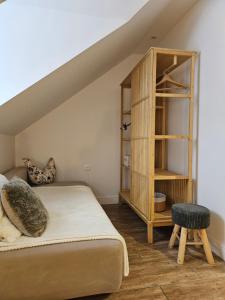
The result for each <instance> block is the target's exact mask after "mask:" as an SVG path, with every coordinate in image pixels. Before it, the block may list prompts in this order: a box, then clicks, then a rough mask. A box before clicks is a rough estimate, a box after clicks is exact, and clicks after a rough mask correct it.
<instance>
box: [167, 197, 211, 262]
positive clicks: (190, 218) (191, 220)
mask: <svg viewBox="0 0 225 300" xmlns="http://www.w3.org/2000/svg"><path fill="white" fill-rule="evenodd" d="M172 219H173V223H174V224H175V226H174V229H173V233H172V235H171V238H170V242H169V248H173V246H174V243H175V241H176V238H177V239H178V240H179V251H178V258H177V263H178V264H181V265H182V264H183V263H184V255H185V248H186V245H195V246H196V247H199V246H200V245H202V246H203V248H204V251H205V255H206V258H207V261H208V263H209V264H210V265H214V264H215V262H214V258H213V255H212V251H211V247H210V244H209V241H208V237H207V233H206V228H208V227H209V224H210V211H209V210H208V208H206V207H204V206H200V205H196V204H184V203H179V204H174V205H173V206H172ZM180 229H181V234H180V236H179V231H180ZM192 237H193V238H192ZM199 238H200V240H199ZM187 239H188V241H187ZM189 240H191V241H189Z"/></svg>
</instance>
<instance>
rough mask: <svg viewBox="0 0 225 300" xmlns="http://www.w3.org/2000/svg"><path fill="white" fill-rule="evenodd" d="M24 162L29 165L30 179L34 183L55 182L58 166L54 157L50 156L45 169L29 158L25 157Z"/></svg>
mask: <svg viewBox="0 0 225 300" xmlns="http://www.w3.org/2000/svg"><path fill="white" fill-rule="evenodd" d="M23 161H24V164H25V166H26V167H27V173H28V177H29V180H30V182H31V183H32V184H35V185H41V184H48V183H53V182H54V180H55V177H56V167H55V161H54V158H50V159H49V161H48V163H47V165H46V167H45V168H44V169H41V168H39V167H38V166H37V165H36V164H35V163H34V162H33V161H32V160H30V159H29V158H23Z"/></svg>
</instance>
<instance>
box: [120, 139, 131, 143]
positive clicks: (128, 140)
mask: <svg viewBox="0 0 225 300" xmlns="http://www.w3.org/2000/svg"><path fill="white" fill-rule="evenodd" d="M122 141H123V142H130V141H131V139H122Z"/></svg>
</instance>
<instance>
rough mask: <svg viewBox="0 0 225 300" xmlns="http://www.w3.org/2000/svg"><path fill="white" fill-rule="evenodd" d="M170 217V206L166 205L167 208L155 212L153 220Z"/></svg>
mask: <svg viewBox="0 0 225 300" xmlns="http://www.w3.org/2000/svg"><path fill="white" fill-rule="evenodd" d="M171 218H172V211H171V207H167V209H166V210H165V211H162V212H155V220H162V219H171Z"/></svg>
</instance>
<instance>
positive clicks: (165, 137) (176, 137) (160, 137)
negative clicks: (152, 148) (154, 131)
mask: <svg viewBox="0 0 225 300" xmlns="http://www.w3.org/2000/svg"><path fill="white" fill-rule="evenodd" d="M155 139H156V140H183V139H189V136H188V135H155Z"/></svg>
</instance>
